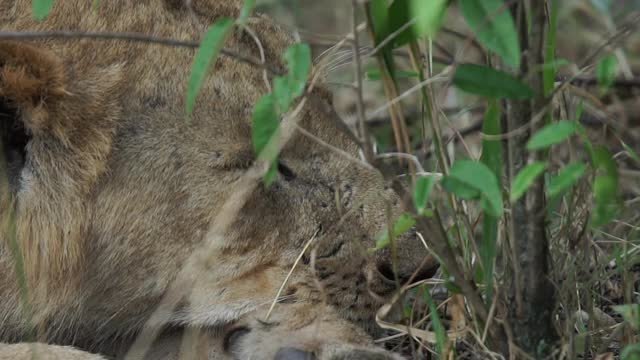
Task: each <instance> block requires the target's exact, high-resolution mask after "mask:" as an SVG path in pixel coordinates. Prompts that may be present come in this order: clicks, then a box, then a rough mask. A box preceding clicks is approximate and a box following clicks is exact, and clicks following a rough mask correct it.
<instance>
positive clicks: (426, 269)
mask: <svg viewBox="0 0 640 360" xmlns="http://www.w3.org/2000/svg"><path fill="white" fill-rule="evenodd" d="M397 262H398V263H397V264H396V265H395V266H394V264H393V262H387V261H384V262H382V261H381V262H377V263H376V268H377V269H378V273H379V274H380V275H382V277H384V278H385V279H386V280H389V281H393V282H395V281H396V280H398V281H399V282H400V283H402V284H406V283H416V282H418V281H421V280H426V279H430V278H432V277H433V276H434V275H435V273H436V271H437V270H438V263H437V262H436V261H435V260H434V259H433V258H432V257H431V256H430V255H427V256H426V257H425V258H424V259H423V262H422V263H421V264H419V265H418V266H415V267H412V266H406V265H404V266H403V265H402V264H400V263H401V262H402V259H398V260H397Z"/></svg>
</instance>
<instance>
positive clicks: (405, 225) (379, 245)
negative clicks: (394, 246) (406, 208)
mask: <svg viewBox="0 0 640 360" xmlns="http://www.w3.org/2000/svg"><path fill="white" fill-rule="evenodd" d="M415 223H416V220H415V219H414V218H413V217H411V215H409V214H406V213H405V214H402V215H400V217H398V219H397V220H396V221H395V222H394V223H393V230H392V231H391V234H389V230H388V229H386V230H384V231H383V232H381V233H380V234H379V235H378V236H377V237H376V248H375V249H376V250H379V249H383V248H385V247H387V246H389V244H390V243H391V238H390V237H389V236H392V237H393V238H394V239H395V238H397V237H398V236H400V235H402V234H404V233H405V232H407V231H409V229H411V227H413V225H415Z"/></svg>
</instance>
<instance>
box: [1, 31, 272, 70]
mask: <svg viewBox="0 0 640 360" xmlns="http://www.w3.org/2000/svg"><path fill="white" fill-rule="evenodd" d="M41 39H55V40H58V39H60V40H79V39H92V40H103V41H109V40H111V41H128V42H142V43H147V44H154V45H162V46H172V47H184V48H190V49H196V48H198V47H200V42H198V41H192V40H177V39H170V38H161V37H155V36H151V35H147V34H142V33H135V32H82V31H24V32H23V31H0V40H25V41H28V40H41ZM220 54H222V55H224V56H227V57H229V58H232V59H235V60H238V61H240V62H243V63H247V64H249V65H251V66H255V67H257V68H260V69H263V70H266V71H268V72H269V73H270V74H271V75H283V74H284V73H283V72H282V71H281V70H279V69H276V68H274V67H271V66H269V65H267V64H265V63H263V62H262V61H260V60H258V59H256V58H254V57H252V56H249V55H244V54H240V53H238V52H236V51H234V50H230V49H227V48H223V49H221V50H220Z"/></svg>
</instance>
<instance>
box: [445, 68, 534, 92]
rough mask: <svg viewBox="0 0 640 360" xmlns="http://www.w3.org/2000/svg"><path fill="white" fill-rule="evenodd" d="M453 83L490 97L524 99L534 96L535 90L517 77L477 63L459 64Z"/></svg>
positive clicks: (466, 89)
mask: <svg viewBox="0 0 640 360" xmlns="http://www.w3.org/2000/svg"><path fill="white" fill-rule="evenodd" d="M453 83H454V84H455V85H456V86H457V87H459V88H460V89H462V90H464V91H466V92H469V93H472V94H477V95H482V96H486V97H490V98H506V99H516V100H524V99H529V98H531V97H532V96H533V90H532V89H531V88H530V87H529V86H527V85H526V84H524V83H523V82H521V81H520V80H518V79H516V78H515V77H513V76H511V75H509V74H507V73H505V72H502V71H498V70H495V69H492V68H490V67H487V66H482V65H476V64H462V65H459V66H458V68H457V70H456V73H455V75H453Z"/></svg>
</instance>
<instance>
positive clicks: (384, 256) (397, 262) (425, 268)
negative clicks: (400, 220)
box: [375, 233, 438, 284]
mask: <svg viewBox="0 0 640 360" xmlns="http://www.w3.org/2000/svg"><path fill="white" fill-rule="evenodd" d="M392 246H395V247H394V248H393V249H391V248H390V247H387V248H385V249H382V250H379V251H378V252H376V256H375V258H376V259H375V261H376V262H375V265H376V268H377V270H378V273H380V275H381V276H382V277H383V278H385V279H387V280H391V281H394V282H395V281H396V280H398V281H400V282H401V283H403V284H404V283H407V282H411V283H415V282H418V281H421V280H426V279H429V278H431V277H433V276H434V275H435V273H436V271H437V270H438V262H437V261H436V259H435V258H434V257H433V256H431V254H430V253H429V252H428V251H427V249H426V248H425V247H424V245H423V243H422V242H421V241H420V240H419V239H418V238H417V236H416V235H415V233H413V234H411V233H409V234H407V235H405V236H402V237H400V238H399V239H397V241H396V243H395V244H394V245H392Z"/></svg>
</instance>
